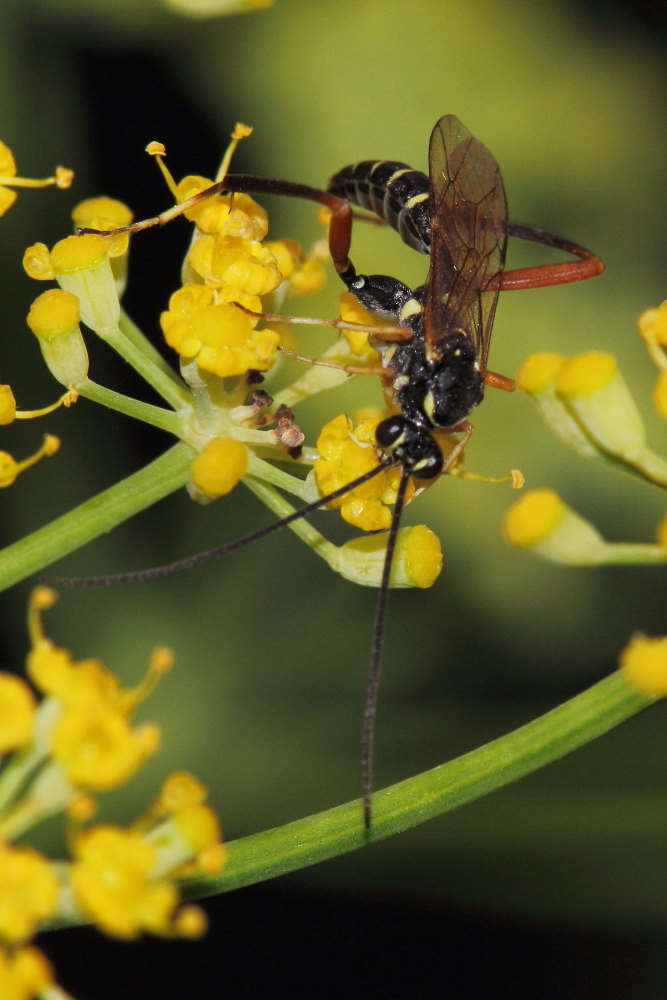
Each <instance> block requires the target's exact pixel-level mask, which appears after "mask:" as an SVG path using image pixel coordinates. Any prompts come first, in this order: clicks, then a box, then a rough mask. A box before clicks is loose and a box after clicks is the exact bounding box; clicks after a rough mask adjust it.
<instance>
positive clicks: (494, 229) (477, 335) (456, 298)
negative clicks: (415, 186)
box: [424, 115, 507, 371]
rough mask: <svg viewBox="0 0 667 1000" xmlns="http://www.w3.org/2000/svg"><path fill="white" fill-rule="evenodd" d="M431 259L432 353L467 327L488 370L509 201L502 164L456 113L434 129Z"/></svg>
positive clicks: (427, 316)
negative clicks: (447, 339)
mask: <svg viewBox="0 0 667 1000" xmlns="http://www.w3.org/2000/svg"><path fill="white" fill-rule="evenodd" d="M429 177H430V197H431V204H432V206H433V221H432V226H431V263H430V267H429V274H428V282H427V290H426V298H425V308H424V328H425V340H426V355H427V357H429V358H439V357H441V356H442V345H441V347H440V349H439V346H438V345H439V343H441V341H442V338H443V336H445V335H446V334H447V333H448V332H450V331H451V330H455V329H458V330H461V331H463V332H464V333H465V334H466V336H468V337H469V338H470V340H471V341H472V343H473V345H474V347H475V352H476V354H477V357H478V359H479V363H480V368H481V370H482V371H484V370H485V368H486V359H487V355H488V352H489V339H490V336H491V328H492V326H493V316H494V313H495V310H496V302H497V299H498V293H499V291H500V277H501V275H502V271H503V265H504V261H505V251H506V248H507V202H506V199H505V189H504V187H503V181H502V177H501V176H500V169H499V167H498V164H497V163H496V161H495V159H494V158H493V156H492V155H491V153H490V152H489V150H488V149H487V148H486V146H484V145H483V144H482V143H481V142H480V141H479V140H478V139H475V138H474V136H472V135H471V134H470V132H469V131H468V129H467V128H466V127H465V125H463V124H462V123H461V122H460V121H459V120H458V118H456V117H455V116H454V115H445V116H444V117H443V118H441V119H440V121H439V122H438V123H437V124H436V126H435V128H434V129H433V132H432V133H431V141H430V145H429Z"/></svg>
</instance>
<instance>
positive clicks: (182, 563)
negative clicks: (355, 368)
mask: <svg viewBox="0 0 667 1000" xmlns="http://www.w3.org/2000/svg"><path fill="white" fill-rule="evenodd" d="M397 462H398V459H396V458H394V457H392V456H391V455H389V456H387V458H383V459H382V460H381V461H380V462H379V463H378V464H377V465H376V466H375V467H374V468H372V469H368V470H367V471H366V472H364V473H363V474H362V475H361V476H357V478H356V479H353V480H352V481H351V482H349V483H346V484H345V486H341V487H339V489H337V490H333V492H331V493H327V495H326V496H323V497H319V498H318V499H317V500H313V501H312V502H311V503H308V504H306V505H305V506H304V507H299V509H298V510H295V511H294V512H293V513H292V514H288V515H287V516H286V517H283V518H282V520H280V521H274V522H273V524H267V526H266V527H265V528H260V529H259V531H254V532H253V533H252V534H251V535H245V536H244V537H243V538H237V539H235V540H234V541H233V542H225V543H224V544H223V545H218V546H216V547H215V548H214V549H209V550H208V551H207V552H198V553H196V554H195V555H193V556H188V557H187V558H186V559H179V560H178V561H176V562H171V563H165V564H164V565H163V566H153V567H152V568H151V569H140V570H136V571H134V572H132V571H131V572H128V573H112V574H109V575H107V576H43V577H41V581H42V583H45V584H48V585H49V586H50V587H110V586H114V585H115V584H118V583H143V582H145V581H146V580H157V579H159V578H160V577H163V576H171V575H172V574H174V573H182V572H184V571H186V570H190V569H194V568H195V567H197V566H203V565H204V564H205V563H207V562H211V561H212V560H213V559H219V558H220V557H221V556H225V555H227V554H228V553H229V552H235V551H236V550H237V549H242V548H243V547H244V546H245V545H250V543H251V542H256V541H258V540H259V539H260V538H266V536H267V535H272V534H273V532H274V531H279V530H280V528H285V527H287V525H288V524H292V523H293V522H294V521H298V520H299V519H300V518H302V517H306V516H307V515H308V514H311V513H312V512H313V511H315V510H319V509H320V507H325V506H326V504H328V503H331V501H332V500H337V499H338V497H341V496H344V494H345V493H349V491H350V490H353V489H356V487H357V486H361V485H362V484H363V483H366V482H368V480H369V479H373V477H374V476H377V475H378V474H379V473H380V472H383V471H384V470H385V469H389V468H391V466H393V465H396V464H397ZM392 528H393V519H392ZM391 530H392V529H391V528H390V536H389V540H388V541H389V543H391V541H392V539H391ZM394 534H395V532H394ZM392 548H393V546H392ZM383 580H384V574H383Z"/></svg>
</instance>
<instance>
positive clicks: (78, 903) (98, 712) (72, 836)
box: [0, 588, 224, 1000]
mask: <svg viewBox="0 0 667 1000" xmlns="http://www.w3.org/2000/svg"><path fill="white" fill-rule="evenodd" d="M53 600H54V595H53V593H52V592H51V591H49V590H47V589H46V588H38V589H37V590H36V591H35V592H34V594H33V596H32V600H31V605H30V610H29V630H30V634H31V639H32V648H31V650H30V653H29V655H28V663H27V669H28V675H29V677H30V680H31V681H32V683H33V685H34V687H35V688H36V689H37V690H38V691H39V692H40V693H41V694H42V695H43V699H42V701H41V702H38V701H37V699H36V697H35V695H34V694H33V692H32V690H31V688H30V687H29V686H28V685H27V684H26V683H25V682H24V681H23V680H21V679H20V678H18V677H15V676H13V675H10V674H0V752H1V753H3V754H4V755H6V756H5V760H4V765H3V768H2V772H1V773H0V996H2V997H3V998H5V997H8V998H14V997H16V998H17V1000H29V998H30V997H33V996H35V995H37V994H40V991H43V990H46V988H47V987H50V988H52V989H53V993H52V995H53V997H54V998H55V997H62V998H65V994H64V993H63V992H60V991H59V988H58V987H56V986H55V984H54V983H53V973H52V971H51V969H50V966H49V964H48V962H46V960H45V959H44V958H43V956H41V955H40V953H39V952H38V951H37V950H36V949H35V948H33V947H32V946H30V945H29V944H28V942H29V940H30V938H31V937H32V936H33V935H34V934H35V932H36V931H37V930H38V929H39V926H40V924H42V923H44V922H45V921H49V920H52V919H54V918H56V917H60V918H65V919H68V918H69V919H71V918H77V919H80V920H85V919H88V920H91V921H93V922H94V923H95V924H97V926H98V927H100V928H101V929H102V930H104V931H105V932H106V933H108V934H112V935H114V936H116V937H122V938H135V937H137V936H138V935H139V934H141V933H142V932H143V931H148V932H151V933H154V934H166V935H170V936H172V935H179V936H185V937H195V936H198V935H200V934H201V933H203V931H204V929H205V920H204V917H203V914H202V913H201V911H200V910H199V909H198V908H197V907H194V906H181V905H180V892H179V888H178V885H177V882H176V880H177V879H180V878H183V877H185V876H190V875H194V874H197V873H206V874H209V875H210V874H212V873H216V872H218V871H219V870H220V868H221V867H222V864H223V862H224V848H223V847H222V844H221V842H220V828H219V824H218V821H217V818H216V816H215V814H214V813H213V812H212V810H211V809H210V808H209V807H208V806H207V805H206V804H205V798H206V790H205V788H204V787H203V785H201V783H200V782H199V781H197V779H196V778H194V777H192V776H191V775H189V774H186V773H183V772H178V773H176V774H172V775H171V776H170V777H168V778H167V779H166V781H165V782H164V785H163V787H162V790H161V792H160V794H159V795H158V797H157V798H156V799H155V801H154V802H153V803H152V804H151V805H150V806H149V808H148V810H147V811H146V813H145V814H144V815H143V816H140V817H139V818H138V819H137V820H135V821H134V822H133V823H131V824H130V825H129V827H126V828H123V827H120V826H115V825H112V824H108V823H106V824H93V825H90V826H87V825H86V823H87V821H88V820H90V818H91V817H92V815H93V814H94V812H95V810H96V804H95V802H94V800H93V799H92V798H91V797H90V791H94V792H99V791H104V790H108V789H111V788H115V787H117V786H118V785H120V784H121V783H123V782H125V781H127V780H128V779H129V778H130V777H132V775H133V774H134V773H135V772H136V770H137V768H138V767H139V766H140V765H141V763H142V762H143V761H144V760H145V759H146V758H147V756H148V755H149V754H150V753H152V752H153V751H154V750H155V749H156V747H157V745H158V742H159V730H158V729H157V727H156V726H155V725H153V724H150V723H144V724H142V725H138V726H137V725H133V724H132V722H131V719H130V716H131V714H132V712H133V711H134V709H135V708H136V707H137V706H138V705H139V703H140V702H141V701H143V700H144V698H146V696H147V695H148V694H149V693H150V691H151V690H152V689H153V687H154V686H155V684H156V682H157V680H158V679H159V677H161V676H162V675H163V674H164V672H165V671H166V670H168V669H169V667H170V665H171V660H172V657H171V654H170V652H169V651H168V650H166V649H164V648H160V649H157V650H156V651H155V652H154V653H153V655H152V657H151V661H150V664H149V669H148V672H147V674H146V676H145V677H144V679H143V680H142V681H140V683H139V684H138V685H136V686H135V687H134V688H124V687H123V686H122V685H121V683H120V681H119V680H118V678H117V677H116V676H115V675H114V674H112V673H111V672H110V671H109V670H107V668H106V667H105V666H104V665H103V664H102V663H101V662H100V661H99V660H97V659H85V660H81V661H75V660H73V659H72V657H71V655H70V654H69V653H68V652H67V650H65V649H61V648H59V647H57V646H56V645H55V644H54V643H53V642H52V641H51V640H50V639H48V638H47V637H46V636H45V635H44V633H43V628H42V624H41V612H42V610H43V609H45V608H47V607H49V606H50V605H51V604H52V602H53ZM63 811H66V813H67V815H68V831H69V840H70V846H71V851H72V860H71V861H65V862H59V863H55V862H54V861H52V860H50V859H49V858H47V857H45V856H44V855H43V854H41V853H40V852H39V851H36V850H34V849H33V848H32V847H28V846H16V845H15V844H14V843H12V841H13V840H14V839H15V838H16V837H17V836H19V835H21V834H25V832H26V831H27V830H29V829H30V828H31V827H32V826H34V825H35V824H36V823H38V822H40V821H41V820H43V819H44V818H45V817H47V816H50V815H53V814H54V813H58V812H63Z"/></svg>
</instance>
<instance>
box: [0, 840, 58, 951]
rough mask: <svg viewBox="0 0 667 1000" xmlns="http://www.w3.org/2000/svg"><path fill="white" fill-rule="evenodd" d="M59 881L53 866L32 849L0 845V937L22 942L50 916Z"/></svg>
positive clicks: (55, 902) (53, 911)
mask: <svg viewBox="0 0 667 1000" xmlns="http://www.w3.org/2000/svg"><path fill="white" fill-rule="evenodd" d="M57 902H58V880H57V878H56V876H55V874H54V872H53V868H52V865H51V864H50V862H48V861H47V860H46V858H44V857H43V856H42V855H41V854H40V853H39V852H38V851H35V850H33V849H32V848H31V847H12V846H10V845H9V844H0V938H2V940H3V941H5V942H8V943H11V944H16V943H18V942H21V941H25V940H26V939H27V938H29V937H30V936H31V935H32V934H33V933H34V932H35V929H36V927H37V925H38V923H39V922H40V921H42V920H46V919H47V918H48V917H51V916H53V914H54V913H55V912H56V908H57Z"/></svg>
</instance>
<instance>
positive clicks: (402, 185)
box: [327, 160, 432, 253]
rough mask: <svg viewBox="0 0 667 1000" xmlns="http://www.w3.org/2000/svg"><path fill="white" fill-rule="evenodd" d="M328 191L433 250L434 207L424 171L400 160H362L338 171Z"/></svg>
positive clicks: (424, 248)
mask: <svg viewBox="0 0 667 1000" xmlns="http://www.w3.org/2000/svg"><path fill="white" fill-rule="evenodd" d="M327 191H329V192H330V193H331V194H335V195H337V196H338V197H339V198H345V199H347V201H351V202H352V203H353V204H354V205H359V207H360V208H367V209H369V211H371V212H375V214H376V215H379V216H380V218H381V219H385V221H386V222H388V223H389V225H390V226H392V227H393V228H394V229H395V230H396V232H397V233H398V234H399V236H400V237H401V239H402V240H403V241H404V242H405V243H407V244H408V246H410V247H412V248H413V249H414V250H418V251H419V253H429V252H430V246H431V217H432V209H431V206H430V198H429V182H428V177H427V176H426V174H423V173H421V171H419V170H413V169H412V167H409V166H408V164H407V163H400V162H399V161H398V160H362V161H361V162H360V163H353V164H352V165H351V166H349V167H343V169H342V170H339V171H338V173H336V174H334V175H333V177H332V178H331V179H330V181H329V183H328V184H327Z"/></svg>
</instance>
